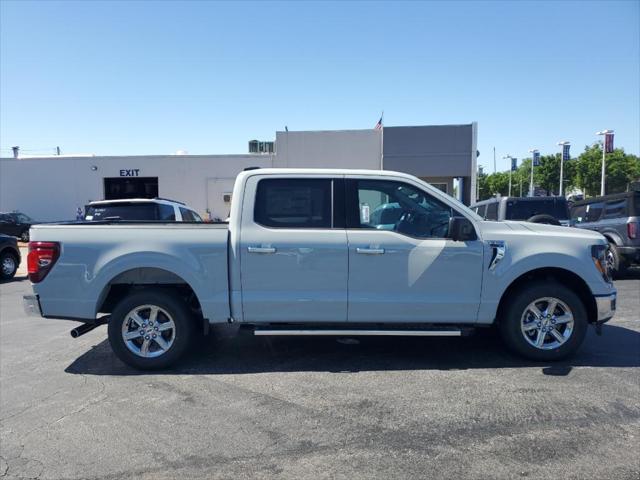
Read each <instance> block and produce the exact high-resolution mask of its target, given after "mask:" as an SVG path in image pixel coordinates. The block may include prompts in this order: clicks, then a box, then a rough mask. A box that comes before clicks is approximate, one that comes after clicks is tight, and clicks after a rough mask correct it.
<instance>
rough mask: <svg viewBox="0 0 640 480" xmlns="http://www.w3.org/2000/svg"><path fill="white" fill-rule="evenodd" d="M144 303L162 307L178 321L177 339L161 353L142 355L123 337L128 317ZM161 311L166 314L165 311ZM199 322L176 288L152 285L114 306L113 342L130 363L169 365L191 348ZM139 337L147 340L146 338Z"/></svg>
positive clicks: (151, 366)
mask: <svg viewBox="0 0 640 480" xmlns="http://www.w3.org/2000/svg"><path fill="white" fill-rule="evenodd" d="M143 305H154V306H157V307H160V308H161V309H162V310H164V311H165V312H166V313H168V314H169V315H170V317H171V319H172V320H173V322H174V325H175V333H174V335H175V336H174V338H173V343H172V344H171V346H170V347H169V348H168V349H167V350H166V351H165V352H164V353H162V354H161V355H159V356H157V357H151V358H144V357H142V356H139V355H138V354H136V353H134V352H133V351H131V350H130V349H129V347H127V343H126V342H125V340H124V338H123V333H122V329H123V324H124V323H125V322H127V321H128V319H127V316H128V314H129V313H130V312H131V311H133V310H134V309H135V308H137V307H141V306H143ZM158 315H159V316H163V314H158ZM195 325H196V322H195V319H194V318H193V315H192V313H191V312H190V311H189V308H188V307H187V304H186V303H185V302H184V301H183V300H182V299H181V298H180V297H179V296H178V295H177V294H176V293H175V292H173V291H171V290H168V289H154V288H148V289H144V290H140V291H138V292H135V293H132V294H130V295H128V296H127V297H125V298H124V299H123V300H121V301H120V302H119V303H118V304H117V305H116V307H115V308H114V309H113V311H112V312H111V319H110V320H109V326H108V332H109V343H110V344H111V348H112V349H113V351H114V353H115V354H116V356H117V357H118V358H119V359H120V360H122V361H123V362H124V363H126V364H127V365H130V366H132V367H134V368H137V369H141V370H156V369H160V368H167V367H169V366H171V365H173V364H175V363H176V362H177V361H178V360H179V359H180V358H181V357H182V355H183V354H184V353H185V352H186V350H187V349H188V348H189V346H190V344H191V342H192V339H193V333H194V327H195ZM136 328H137V327H136ZM134 330H135V329H134ZM147 338H149V337H148V336H147ZM135 340H139V341H143V340H142V338H140V339H135Z"/></svg>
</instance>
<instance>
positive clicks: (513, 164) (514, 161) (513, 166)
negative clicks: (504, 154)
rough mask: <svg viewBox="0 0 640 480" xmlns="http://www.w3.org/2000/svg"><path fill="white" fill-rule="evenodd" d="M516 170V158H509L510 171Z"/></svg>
mask: <svg viewBox="0 0 640 480" xmlns="http://www.w3.org/2000/svg"><path fill="white" fill-rule="evenodd" d="M516 170H518V159H517V158H512V159H511V171H512V172H515V171H516Z"/></svg>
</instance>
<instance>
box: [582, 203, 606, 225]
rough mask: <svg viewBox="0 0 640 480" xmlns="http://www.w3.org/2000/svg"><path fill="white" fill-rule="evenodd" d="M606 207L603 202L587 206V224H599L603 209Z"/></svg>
mask: <svg viewBox="0 0 640 480" xmlns="http://www.w3.org/2000/svg"><path fill="white" fill-rule="evenodd" d="M603 207H604V205H603V203H602V202H597V203H590V204H589V205H587V212H586V219H585V222H597V221H598V220H600V215H601V214H602V208H603Z"/></svg>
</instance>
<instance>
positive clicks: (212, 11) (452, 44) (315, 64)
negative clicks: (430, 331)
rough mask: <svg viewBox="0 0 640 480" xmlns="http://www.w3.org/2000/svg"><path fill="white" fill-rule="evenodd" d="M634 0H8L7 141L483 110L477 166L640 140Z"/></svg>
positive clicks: (210, 150)
mask: <svg viewBox="0 0 640 480" xmlns="http://www.w3.org/2000/svg"><path fill="white" fill-rule="evenodd" d="M639 29H640V1H638V0H636V1H620V2H616V1H606V2H598V1H588V2H577V1H575V2H562V1H557V2H551V1H541V2H506V1H501V2H482V1H473V2H463V1H449V2H407V3H401V2H393V3H386V2H374V3H369V2H353V3H346V2H318V3H311V2H281V3H278V2H275V3H270V2H259V3H249V2H235V3H223V2H205V1H194V2H170V1H163V2H152V1H130V2H124V1H109V2H99V1H91V2H80V1H74V2H55V1H41V2H27V1H11V0H9V1H7V0H1V1H0V149H1V152H0V153H1V156H3V157H6V156H10V154H11V147H12V146H13V145H19V146H20V147H21V151H22V152H23V154H25V155H27V154H49V153H53V152H54V149H55V147H56V146H60V148H61V150H62V153H63V154H71V153H95V154H97V155H144V154H171V153H174V152H176V151H177V150H185V151H187V152H189V153H191V154H218V153H246V152H247V151H248V147H247V141H248V140H250V139H254V138H256V139H259V140H273V139H274V138H275V131H276V130H283V129H284V127H285V125H286V126H288V128H289V130H334V129H366V128H373V127H374V125H375V123H376V122H377V121H378V118H379V117H380V115H381V111H384V124H385V125H388V126H394V125H435V124H462V123H471V122H473V121H476V122H478V150H479V151H480V157H479V160H478V161H479V163H480V164H482V165H484V167H485V172H491V171H493V148H494V147H495V149H496V156H497V159H498V160H497V164H498V170H504V169H506V168H507V162H508V161H507V160H503V159H502V157H503V156H505V155H507V154H510V155H513V156H515V157H518V158H524V157H526V156H528V153H527V152H528V150H529V149H531V148H538V149H540V151H541V152H542V153H543V154H546V153H554V152H556V151H558V148H559V147H557V146H556V143H557V142H558V141H561V140H569V141H571V142H572V154H578V153H579V152H580V151H582V150H583V149H584V146H585V145H587V144H591V143H593V142H594V141H596V140H597V139H598V137H596V136H595V132H596V131H598V130H602V129H614V130H615V132H616V138H615V143H616V147H618V146H619V147H623V148H624V149H625V150H626V151H627V152H630V153H634V154H638V153H640V30H639Z"/></svg>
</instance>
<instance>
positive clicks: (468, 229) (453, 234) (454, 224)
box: [449, 217, 478, 242]
mask: <svg viewBox="0 0 640 480" xmlns="http://www.w3.org/2000/svg"><path fill="white" fill-rule="evenodd" d="M449 238H450V239H451V240H453V241H454V242H466V241H467V240H475V239H477V238H478V236H477V235H476V229H475V228H473V223H471V220H469V219H468V218H465V217H451V218H450V219H449Z"/></svg>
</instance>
